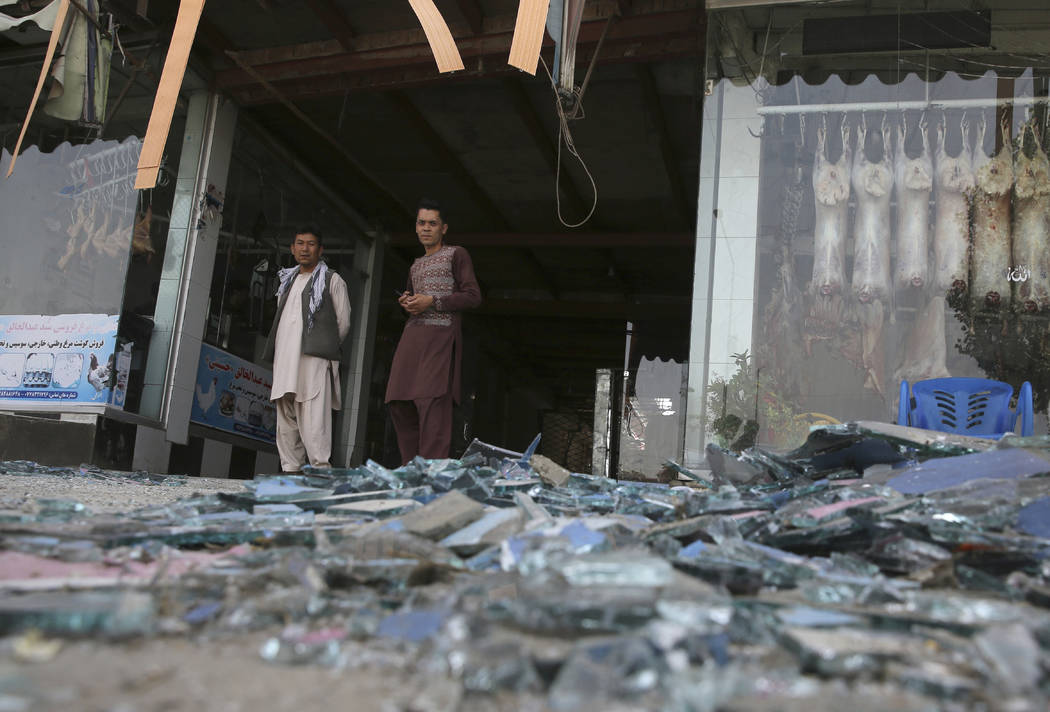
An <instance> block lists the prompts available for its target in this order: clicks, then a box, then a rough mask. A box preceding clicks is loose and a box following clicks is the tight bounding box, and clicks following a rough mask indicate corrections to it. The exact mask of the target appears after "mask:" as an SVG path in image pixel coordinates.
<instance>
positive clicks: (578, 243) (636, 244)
mask: <svg viewBox="0 0 1050 712" xmlns="http://www.w3.org/2000/svg"><path fill="white" fill-rule="evenodd" d="M389 239H390V244H391V245H392V246H393V247H416V246H418V245H419V239H418V238H417V237H416V235H415V233H411V232H394V233H391V234H390V238H389ZM695 240H696V237H695V236H694V235H693V234H692V233H688V232H564V233H561V232H457V233H455V234H454V235H451V236H449V242H451V243H453V244H456V245H462V246H463V247H529V248H536V247H558V248H563V247H572V248H580V249H605V248H612V247H633V248H640V249H656V248H663V247H678V248H690V249H691V248H692V247H693V243H694V241H695Z"/></svg>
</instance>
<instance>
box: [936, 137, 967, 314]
mask: <svg viewBox="0 0 1050 712" xmlns="http://www.w3.org/2000/svg"><path fill="white" fill-rule="evenodd" d="M967 133H968V132H967V131H966V127H965V126H964V128H963V148H962V150H961V151H960V152H959V155H958V156H954V157H953V156H949V155H948V152H947V149H946V147H945V126H944V122H943V121H942V122H941V124H940V125H939V126H938V127H937V150H936V152H935V162H934V169H935V170H934V186H935V188H936V190H937V196H936V198H937V202H936V205H935V207H934V220H933V256H934V258H933V263H934V276H933V284H934V287H935V288H936V289H937V291H939V292H942V293H943V292H947V291H948V290H952V291H953V292H960V291H962V290H964V289H965V288H966V285H967V282H968V280H969V275H968V274H967V272H968V270H969V251H970V201H969V197H968V196H969V195H970V193H971V192H972V191H973V185H974V178H973V166H972V164H971V156H970V151H968V150H967V149H966V135H967Z"/></svg>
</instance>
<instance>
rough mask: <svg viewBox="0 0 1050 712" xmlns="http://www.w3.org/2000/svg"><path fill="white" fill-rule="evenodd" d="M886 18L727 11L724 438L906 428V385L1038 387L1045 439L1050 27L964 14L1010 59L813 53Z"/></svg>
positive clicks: (719, 51)
mask: <svg viewBox="0 0 1050 712" xmlns="http://www.w3.org/2000/svg"><path fill="white" fill-rule="evenodd" d="M870 5H871V3H840V4H837V5H836V6H835V7H833V8H824V9H815V8H813V7H812V6H810V7H808V8H805V9H803V8H797V7H796V8H792V7H783V6H777V7H774V8H746V9H737V10H726V11H722V12H713V13H710V14H709V32H710V34H709V38H708V47H709V55H708V61H707V72H708V79H709V83H708V87H709V89H708V92H707V97H706V102H705V111H704V117H705V122H704V125H703V148H702V157H701V196H700V205H701V220H700V227H699V230H698V252H699V251H704V254H706V255H709V258H710V260H711V262H712V264H711V269H710V270H709V271H708V272H707V273H706V274H709V275H710V277H705V276H704V274H705V273H702V272H701V271H699V270H698V277H697V280H698V281H697V287H696V289H697V291H698V294H697V295H696V296H697V297H700V298H704V299H708V300H709V303H710V309H709V310H708V312H707V313H704V312H703V311H702V310H698V313H697V314H695V315H694V323H693V328H692V332H693V348H694V354H693V357H692V358H691V361H693V362H694V363H698V362H700V363H703V364H704V367H703V372H702V373H693V374H691V376H690V379H691V382H692V383H699V382H700V381H701V378H702V388H701V389H700V390H701V391H702V393H703V404H702V406H694V407H699V408H701V409H702V410H703V419H704V423H705V433H704V435H705V438H706V440H707V441H709V442H710V441H713V442H718V443H721V444H724V445H732V444H734V443H737V444H740V445H747V444H750V443H751V442H761V443H764V444H769V445H775V446H783V447H790V446H793V445H797V444H798V443H799V442H800V440H801V439H802V438H803V437H804V436H805V434H806V432H807V431H808V428H809V426H810V425H812V424H814V423H821V422H835V421H847V420H858V419H872V420H880V421H890V420H893V419H894V416H895V413H896V394H897V391H898V386H899V384H900V381H901V380H902V379H907V380H908V381H912V382H914V381H916V380H920V379H924V378H933V377H938V376H949V375H950V376H978V377H987V378H994V379H998V380H1002V381H1006V382H1008V383H1010V384H1011V385H1013V387H1014V389H1015V393H1016V392H1017V390H1018V389H1019V387H1020V385H1021V383H1022V382H1023V381H1029V382H1031V383H1032V385H1033V387H1034V390H1035V400H1036V412H1037V413H1043V414H1044V415H1043V416H1042V417H1040V418H1038V419H1037V423H1036V429H1037V432H1046V429H1047V423H1046V418H1045V412H1046V408H1047V401H1048V397H1050V356H1048V354H1050V343H1048V341H1050V163H1048V159H1047V152H1048V148H1050V135H1048V134H1050V112H1048V87H1050V81H1048V76H1050V55H1048V54H1047V53H1046V51H1045V50H1044V49H1043V48H1045V47H1050V23H1048V22H1047V18H1046V17H1045V11H1041V12H1035V11H1030V12H1028V13H1027V14H1026V13H1025V11H1021V10H1001V11H1000V10H995V9H992V10H991V11H987V10H984V11H980V12H978V11H972V13H971V11H970V10H968V9H967V8H966V7H964V6H963V4H962V3H959V7H958V8H956V9H955V11H953V12H952V15H953V17H954V18H955V20H956V21H957V22H963V23H966V22H967V16H968V13H971V14H972V20H973V28H976V29H982V28H983V29H984V30H987V31H988V32H990V37H991V42H990V44H991V46H990V47H988V46H983V45H988V44H989V43H988V42H987V41H985V42H983V43H978V42H972V43H969V44H967V46H966V47H965V48H964V49H963V50H962V51H960V50H958V49H955V50H950V51H938V50H936V49H935V48H927V47H921V46H916V43H915V42H913V41H909V42H908V43H903V42H902V43H900V45H899V46H898V48H897V49H895V50H893V51H888V52H869V53H863V52H848V53H847V52H846V50H845V49H843V50H842V53H840V54H829V55H824V56H817V57H814V56H804V55H803V51H802V48H803V42H802V40H803V35H802V28H803V25H804V24H807V22H806V21H807V20H811V19H812V18H814V17H817V18H820V17H826V18H837V17H856V16H858V15H863V14H865V13H869V14H871V15H872V16H875V15H880V16H885V15H886V13H887V11H888V10H887V8H888V7H890V6H887V5H885V4H883V5H882V6H881V7H882V9H881V10H880V9H879V8H878V7H876V8H873V9H870V10H869V9H868V8H869V6H870ZM876 5H878V4H876ZM889 11H890V12H896V11H897V10H895V9H890V10H889ZM900 18H901V23H900V26H902V27H908V26H909V24H908V21H907V20H908V15H907V13H906V12H902V14H901V15H900ZM808 24H809V27H810V31H812V28H813V27H817V26H819V24H820V23H812V22H810V23H808ZM1020 28H1024V31H1023V32H1022V31H1021V30H1020ZM974 31H976V30H974ZM814 41H816V40H814ZM829 46H830V44H829ZM705 289H706V292H704V290H705ZM698 334H702V335H703V337H702V338H701V337H700V336H698ZM701 351H702V353H700V352H701ZM691 390H694V389H691ZM742 437H743V440H745V441H746V442H744V441H742V440H741V438H742Z"/></svg>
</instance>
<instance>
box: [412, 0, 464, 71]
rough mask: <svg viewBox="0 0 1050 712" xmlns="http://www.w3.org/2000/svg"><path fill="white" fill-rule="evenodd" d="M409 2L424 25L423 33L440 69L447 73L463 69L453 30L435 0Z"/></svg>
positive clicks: (413, 0)
mask: <svg viewBox="0 0 1050 712" xmlns="http://www.w3.org/2000/svg"><path fill="white" fill-rule="evenodd" d="M408 4H409V5H411V6H412V11H413V12H414V13H416V17H418V18H419V24H421V25H422V26H423V33H424V34H426V36H427V42H429V43H430V51H431V52H433V53H434V60H435V61H436V62H437V68H438V71H439V72H441V73H445V72H455V71H457V70H460V69H463V59H462V58H461V57H460V56H459V48H457V47H456V41H455V40H453V39H452V32H451V30H449V29H448V25H447V24H445V18H443V17H442V16H441V12H440V11H439V10H438V9H437V6H436V5H434V0H408Z"/></svg>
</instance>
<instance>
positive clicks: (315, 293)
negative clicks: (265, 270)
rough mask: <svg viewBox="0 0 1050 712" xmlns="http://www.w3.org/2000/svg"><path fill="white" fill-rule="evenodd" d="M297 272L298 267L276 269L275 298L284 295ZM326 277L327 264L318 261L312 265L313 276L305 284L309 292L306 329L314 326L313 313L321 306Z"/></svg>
mask: <svg viewBox="0 0 1050 712" xmlns="http://www.w3.org/2000/svg"><path fill="white" fill-rule="evenodd" d="M298 273H299V267H298V266H294V267H286V268H284V269H279V270H277V279H278V280H280V282H281V283H280V284H279V285H278V286H277V300H278V301H280V299H281V298H282V297H283V296H284V295H285V293H286V292H287V291H288V288H289V287H291V286H292V282H293V281H294V280H295V275H297V274H298ZM327 277H328V265H327V264H325V263H324V262H318V263H317V266H316V267H314V273H313V276H311V277H310V281H309V282H308V283H307V285H306V290H307V291H308V292H309V293H310V310H309V315H308V318H307V324H306V330H307V331H309V330H310V329H312V328H314V314H316V313H317V310H318V309H319V308H320V307H321V297H323V296H324V285H325V281H326V280H327Z"/></svg>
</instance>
